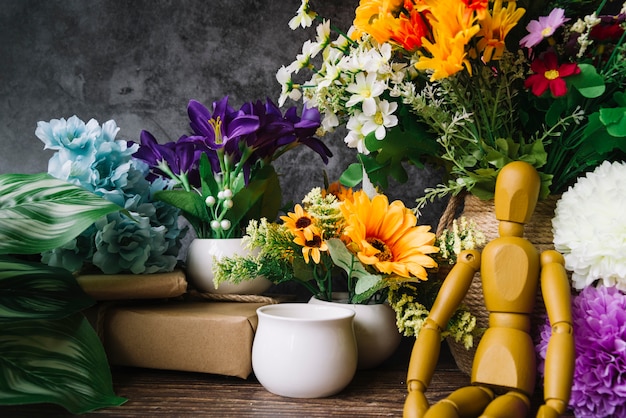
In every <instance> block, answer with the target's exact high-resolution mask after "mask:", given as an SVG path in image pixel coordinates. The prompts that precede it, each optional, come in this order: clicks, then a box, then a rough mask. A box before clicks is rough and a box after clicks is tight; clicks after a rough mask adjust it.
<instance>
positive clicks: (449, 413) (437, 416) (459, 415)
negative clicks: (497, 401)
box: [425, 386, 494, 418]
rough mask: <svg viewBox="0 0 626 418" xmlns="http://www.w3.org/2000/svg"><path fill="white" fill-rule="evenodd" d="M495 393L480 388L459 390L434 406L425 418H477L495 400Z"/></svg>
mask: <svg viewBox="0 0 626 418" xmlns="http://www.w3.org/2000/svg"><path fill="white" fill-rule="evenodd" d="M493 396H494V395H493V392H492V391H491V390H489V389H487V388H484V387H480V386H467V387H464V388H461V389H457V390H455V391H454V392H452V393H451V394H450V396H448V397H447V398H445V399H442V400H441V401H439V402H438V403H436V404H435V405H433V406H432V407H431V408H430V409H429V410H428V412H426V415H425V418H431V417H432V418H476V417H478V416H479V415H480V414H481V413H482V411H483V410H484V409H485V407H486V406H487V405H489V402H491V401H492V400H493Z"/></svg>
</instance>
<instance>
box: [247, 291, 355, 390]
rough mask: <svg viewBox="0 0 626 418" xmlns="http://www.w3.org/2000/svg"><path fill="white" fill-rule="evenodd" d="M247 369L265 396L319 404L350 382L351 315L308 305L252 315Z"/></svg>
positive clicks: (267, 309) (274, 307)
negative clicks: (253, 327) (255, 319)
mask: <svg viewBox="0 0 626 418" xmlns="http://www.w3.org/2000/svg"><path fill="white" fill-rule="evenodd" d="M257 315H258V318H259V323H258V327H257V331H256V335H255V337H254V343H253V345H252V369H253V370H254V374H255V376H256V378H257V379H258V380H259V382H260V383H261V385H263V387H264V388H265V389H267V390H268V391H269V392H272V393H274V394H277V395H280V396H285V397H290V398H322V397H326V396H331V395H334V394H336V393H338V392H340V391H341V390H343V389H344V388H345V387H346V386H347V385H348V384H349V383H350V381H351V380H352V378H353V377H354V373H355V372H356V366H357V348H356V341H355V338H354V331H353V326H352V321H353V318H354V311H352V310H350V309H347V308H344V307H336V306H322V305H313V304H309V303H280V304H276V305H267V306H263V307H261V308H259V309H257Z"/></svg>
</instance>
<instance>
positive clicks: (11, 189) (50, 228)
mask: <svg viewBox="0 0 626 418" xmlns="http://www.w3.org/2000/svg"><path fill="white" fill-rule="evenodd" d="M120 209H121V208H120V207H119V206H117V205H115V204H114V203H111V202H109V201H107V200H104V199H102V198H100V197H98V196H96V195H94V194H93V193H90V192H88V191H86V190H84V189H82V188H80V187H77V186H73V185H71V184H69V183H67V182H65V181H62V180H58V179H56V178H54V177H52V176H50V175H48V174H3V175H0V254H37V253H40V252H43V251H46V250H51V249H53V248H56V247H60V246H62V245H63V244H65V243H66V242H67V241H69V240H70V239H72V238H74V237H76V236H77V235H78V234H80V233H81V232H82V231H84V230H85V229H86V228H87V227H88V226H90V225H91V224H93V222H94V221H95V220H97V219H98V218H100V217H102V216H104V215H106V214H107V213H110V212H114V211H117V210H120Z"/></svg>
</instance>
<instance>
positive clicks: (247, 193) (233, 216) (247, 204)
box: [226, 164, 282, 227]
mask: <svg viewBox="0 0 626 418" xmlns="http://www.w3.org/2000/svg"><path fill="white" fill-rule="evenodd" d="M281 201H282V193H281V189H280V182H279V180H278V175H277V174H276V171H275V170H274V167H273V166H272V165H269V164H268V165H266V166H264V167H263V168H261V169H260V170H257V171H256V172H255V173H254V179H253V180H252V181H250V182H249V183H248V185H247V186H245V188H243V189H241V190H240V191H239V192H237V194H235V196H233V207H232V208H231V209H229V210H228V212H227V214H226V217H227V218H228V219H229V220H230V221H231V223H232V224H233V225H240V226H244V227H245V226H246V225H247V223H248V221H250V220H251V219H261V218H267V219H268V220H269V221H273V220H275V219H276V217H277V216H278V211H279V210H280V204H281Z"/></svg>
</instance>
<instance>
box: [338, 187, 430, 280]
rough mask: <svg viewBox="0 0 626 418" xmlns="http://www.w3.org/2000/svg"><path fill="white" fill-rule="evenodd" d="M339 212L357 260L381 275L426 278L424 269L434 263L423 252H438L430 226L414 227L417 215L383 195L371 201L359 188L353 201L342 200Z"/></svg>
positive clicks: (350, 246) (400, 203)
mask: <svg viewBox="0 0 626 418" xmlns="http://www.w3.org/2000/svg"><path fill="white" fill-rule="evenodd" d="M341 211H342V213H343V214H344V216H345V218H346V228H345V234H346V235H347V236H348V237H349V238H350V239H351V243H350V244H349V248H353V249H354V251H355V252H356V254H357V257H358V258H359V260H360V261H361V262H362V263H363V264H366V265H371V266H373V267H374V268H375V269H376V270H377V271H379V272H381V273H384V274H396V275H398V276H402V277H405V278H411V277H414V278H418V279H420V280H426V279H427V272H426V268H432V267H436V266H437V263H436V262H435V261H434V260H433V259H432V258H431V257H429V256H428V255H427V254H433V253H436V252H437V251H439V249H438V248H437V247H435V246H434V245H433V244H434V242H435V234H434V233H432V232H429V231H430V226H417V218H416V217H415V215H414V214H413V213H412V212H411V211H410V210H409V209H407V208H406V207H405V206H404V204H403V203H402V202H401V201H399V200H396V201H394V202H392V203H391V204H389V201H388V199H387V197H386V196H384V195H377V196H375V197H374V198H373V199H372V200H370V199H369V197H368V196H367V194H365V192H363V191H358V192H355V193H354V201H345V202H344V203H343V204H342V205H341Z"/></svg>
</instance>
